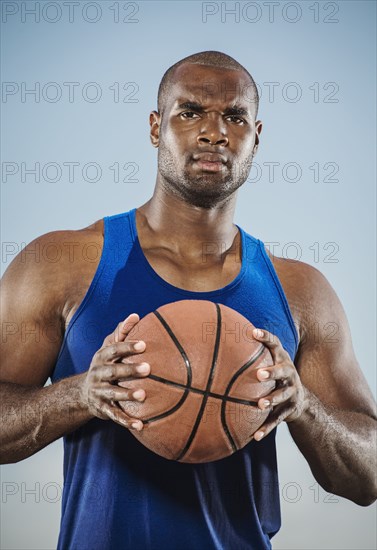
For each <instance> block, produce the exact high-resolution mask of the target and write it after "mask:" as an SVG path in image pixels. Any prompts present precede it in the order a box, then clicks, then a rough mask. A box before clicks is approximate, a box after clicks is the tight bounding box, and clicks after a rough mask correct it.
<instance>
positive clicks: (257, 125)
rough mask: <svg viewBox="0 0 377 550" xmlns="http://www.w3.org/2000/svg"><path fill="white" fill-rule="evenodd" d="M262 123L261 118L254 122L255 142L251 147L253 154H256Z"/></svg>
mask: <svg viewBox="0 0 377 550" xmlns="http://www.w3.org/2000/svg"><path fill="white" fill-rule="evenodd" d="M262 128H263V124H262V121H261V120H257V121H256V123H255V144H254V147H253V156H254V155H256V154H257V151H258V145H259V141H260V140H259V136H260V134H261V133H262Z"/></svg>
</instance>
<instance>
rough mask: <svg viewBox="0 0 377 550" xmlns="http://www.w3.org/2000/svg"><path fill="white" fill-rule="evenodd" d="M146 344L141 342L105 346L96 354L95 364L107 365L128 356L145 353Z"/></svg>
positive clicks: (116, 343)
mask: <svg viewBox="0 0 377 550" xmlns="http://www.w3.org/2000/svg"><path fill="white" fill-rule="evenodd" d="M145 348H146V344H145V342H143V341H142V340H136V341H127V342H115V343H114V344H111V345H110V346H105V347H103V348H101V349H100V350H99V351H98V352H97V354H96V355H97V357H96V363H98V362H100V363H107V362H110V361H119V360H120V359H124V358H125V357H129V356H130V355H134V354H136V353H142V352H143V351H145Z"/></svg>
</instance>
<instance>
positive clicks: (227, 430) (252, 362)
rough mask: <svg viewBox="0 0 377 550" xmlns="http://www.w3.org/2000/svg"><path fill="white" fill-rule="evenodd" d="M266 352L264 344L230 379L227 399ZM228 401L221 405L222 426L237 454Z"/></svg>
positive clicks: (225, 395) (226, 392) (226, 393)
mask: <svg viewBox="0 0 377 550" xmlns="http://www.w3.org/2000/svg"><path fill="white" fill-rule="evenodd" d="M264 351H265V347H264V345H263V344H261V346H260V348H259V350H258V351H257V352H256V353H255V354H254V355H253V357H251V359H249V361H247V362H246V363H245V364H244V365H242V367H240V368H239V369H238V371H237V372H235V373H234V375H233V376H232V378H231V379H230V382H229V384H228V386H227V388H226V390H225V393H224V397H225V398H227V397H229V396H228V394H229V392H230V390H231V389H232V386H233V384H234V383H235V381H236V380H237V378H238V377H239V376H241V374H242V373H244V372H245V370H246V369H248V368H249V367H251V366H252V365H253V364H254V363H255V362H256V361H257V360H258V359H259V357H261V356H262V355H263V353H264ZM226 401H227V400H226V399H224V400H223V402H222V403H221V424H222V426H223V429H224V432H225V433H226V435H227V437H228V439H229V443H230V444H231V446H232V449H233V452H235V451H237V450H238V447H237V446H236V444H235V442H234V439H233V437H232V435H231V433H230V431H229V428H228V425H227V423H226V417H225V406H226ZM256 403H258V402H256Z"/></svg>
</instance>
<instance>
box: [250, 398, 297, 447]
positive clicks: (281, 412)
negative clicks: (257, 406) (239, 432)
mask: <svg viewBox="0 0 377 550" xmlns="http://www.w3.org/2000/svg"><path fill="white" fill-rule="evenodd" d="M294 408H295V407H294V406H291V407H284V405H280V406H279V407H277V408H276V409H275V410H273V411H271V413H270V414H269V416H268V419H267V421H266V422H265V423H264V424H263V426H261V427H260V428H259V429H258V430H257V431H256V432H255V434H254V435H253V439H255V441H260V440H261V439H264V438H266V436H267V435H268V434H269V433H271V432H272V430H273V429H274V428H276V426H278V425H279V424H281V422H283V420H285V419H286V418H287V417H288V416H289V415H290V414H292V412H293V411H294Z"/></svg>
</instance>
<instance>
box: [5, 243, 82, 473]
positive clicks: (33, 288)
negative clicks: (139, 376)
mask: <svg viewBox="0 0 377 550" xmlns="http://www.w3.org/2000/svg"><path fill="white" fill-rule="evenodd" d="M77 233H79V232H55V233H50V234H47V235H44V236H42V237H40V238H39V239H37V240H36V241H34V242H33V243H31V244H30V245H29V246H28V247H27V248H26V249H25V250H24V251H23V252H22V253H20V254H19V255H18V256H17V257H16V258H15V259H14V261H13V262H12V264H11V265H10V266H9V268H8V269H7V271H6V273H5V275H4V277H3V280H2V286H1V323H2V342H1V368H0V402H1V430H0V448H1V462H2V463H6V462H15V461H18V460H22V459H24V458H26V457H28V456H30V455H32V454H33V453H35V452H36V451H38V450H39V449H42V448H43V447H45V446H46V445H48V444H49V443H51V442H52V441H54V440H56V439H57V438H59V437H60V436H62V435H63V434H66V433H68V432H70V431H72V430H74V429H75V428H77V427H78V426H80V425H81V424H83V423H84V422H86V421H88V420H89V419H90V418H91V417H92V415H90V414H89V413H88V410H87V409H86V410H85V408H84V407H83V406H82V405H81V404H80V399H79V382H80V381H81V380H82V378H83V375H80V376H76V377H72V378H69V379H66V380H62V381H61V382H59V383H57V384H53V385H50V386H46V387H43V386H44V384H45V383H46V381H47V380H48V378H49V376H50V375H51V374H52V371H53V369H54V365H55V362H56V359H57V356H58V353H59V349H60V346H61V343H62V340H63V335H64V321H65V316H66V308H67V307H69V304H70V303H73V302H74V295H73V294H74V293H73V294H71V297H69V295H68V294H67V288H68V283H69V279H68V277H69V273H70V271H71V272H72V269H74V268H75V267H76V268H77V267H78V264H77V262H76V264H75V258H73V257H71V258H70V257H69V254H70V248H69V246H64V245H65V243H67V244H68V245H69V244H70V243H72V242H73V241H74V240H75V241H76V242H77V240H78V239H77V237H76V234H77ZM49 247H50V252H51V250H53V252H54V253H55V254H56V251H58V257H59V256H60V259H59V261H49V256H48V250H49ZM71 251H72V248H71ZM86 267H88V266H86ZM69 270H70V271H69Z"/></svg>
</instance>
